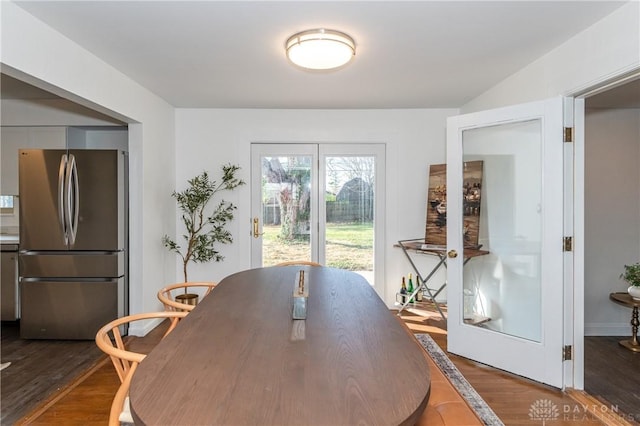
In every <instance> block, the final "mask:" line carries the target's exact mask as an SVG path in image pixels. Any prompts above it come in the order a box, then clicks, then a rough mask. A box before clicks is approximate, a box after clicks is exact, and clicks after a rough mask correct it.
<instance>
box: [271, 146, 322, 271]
mask: <svg viewBox="0 0 640 426" xmlns="http://www.w3.org/2000/svg"><path fill="white" fill-rule="evenodd" d="M261 163H262V224H263V227H262V232H263V233H264V234H263V235H262V241H263V243H262V264H263V265H264V266H272V265H275V264H276V263H279V262H284V261H289V260H311V241H310V233H311V223H310V213H311V200H312V196H311V195H312V194H311V166H312V156H310V155H298V156H263V157H262V158H261Z"/></svg>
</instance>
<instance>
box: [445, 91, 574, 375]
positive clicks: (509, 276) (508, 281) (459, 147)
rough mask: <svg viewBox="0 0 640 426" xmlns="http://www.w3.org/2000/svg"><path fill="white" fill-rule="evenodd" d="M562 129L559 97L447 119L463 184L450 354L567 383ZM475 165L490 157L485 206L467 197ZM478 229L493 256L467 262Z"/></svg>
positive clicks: (454, 222)
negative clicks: (468, 169)
mask: <svg viewBox="0 0 640 426" xmlns="http://www.w3.org/2000/svg"><path fill="white" fill-rule="evenodd" d="M562 135H563V104H562V99H560V98H558V99H551V100H547V101H540V102H533V103H528V104H523V105H517V106H513V107H507V108H500V109H496V110H490V111H482V112H478V113H472V114H466V115H461V116H457V117H452V118H450V119H449V120H448V121H447V188H462V189H463V190H462V191H454V190H448V193H447V250H448V255H449V258H448V262H447V266H448V268H447V278H448V310H449V317H448V323H447V326H448V343H447V344H448V350H449V351H450V352H452V353H456V354H459V355H462V356H464V357H467V358H471V359H474V360H477V361H479V362H482V363H485V364H488V365H491V366H494V367H497V368H500V369H503V370H507V371H510V372H513V373H515V374H518V375H522V376H525V377H529V378H531V379H534V380H536V381H539V382H543V383H547V384H550V385H552V386H556V387H559V388H561V387H563V352H562V348H563V338H564V337H563V329H564V327H563V319H564V318H563V313H564V311H563V294H564V293H563V289H564V282H563V279H564V278H563V149H564V148H563V139H562ZM472 161H473V162H475V161H482V163H481V164H482V178H481V182H480V186H481V200H480V209H479V211H478V210H477V209H476V208H469V201H468V200H467V199H466V198H465V193H467V192H468V191H467V188H466V187H468V186H469V185H470V184H469V182H467V181H465V180H464V179H465V176H466V173H465V166H467V165H469V164H470V163H471V162H472ZM474 164H477V163H474ZM476 183H477V181H473V185H474V186H476V187H477V186H478V185H476ZM474 227H476V229H471V230H470V229H469V228H474ZM469 235H472V236H473V240H474V241H472V242H471V243H470V242H469ZM476 235H477V244H479V245H481V250H486V251H487V253H486V254H484V255H481V256H476V257H472V258H469V254H470V253H471V252H472V251H471V250H469V249H468V248H467V250H465V249H464V247H465V246H467V247H468V246H469V245H473V244H476V241H475V237H476ZM454 251H455V252H457V253H463V252H464V253H465V255H464V256H461V255H458V256H457V257H453V256H454V255H455V253H454Z"/></svg>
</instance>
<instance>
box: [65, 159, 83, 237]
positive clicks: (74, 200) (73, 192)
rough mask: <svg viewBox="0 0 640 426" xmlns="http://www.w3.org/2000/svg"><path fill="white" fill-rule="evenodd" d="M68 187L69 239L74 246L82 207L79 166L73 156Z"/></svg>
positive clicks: (70, 161)
mask: <svg viewBox="0 0 640 426" xmlns="http://www.w3.org/2000/svg"><path fill="white" fill-rule="evenodd" d="M66 187H67V189H66V195H67V200H66V201H67V215H66V216H67V227H68V238H69V244H71V245H73V244H75V242H76V233H77V232H78V214H79V212H78V209H79V207H80V194H79V190H78V189H79V188H78V166H77V164H76V157H75V155H73V154H69V166H68V167H67V179H66Z"/></svg>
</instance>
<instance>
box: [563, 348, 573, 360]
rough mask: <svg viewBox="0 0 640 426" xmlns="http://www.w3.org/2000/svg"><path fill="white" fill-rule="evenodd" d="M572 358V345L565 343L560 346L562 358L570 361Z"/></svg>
mask: <svg viewBox="0 0 640 426" xmlns="http://www.w3.org/2000/svg"><path fill="white" fill-rule="evenodd" d="M572 359H573V346H571V345H565V346H564V347H563V348H562V360H563V361H571V360H572Z"/></svg>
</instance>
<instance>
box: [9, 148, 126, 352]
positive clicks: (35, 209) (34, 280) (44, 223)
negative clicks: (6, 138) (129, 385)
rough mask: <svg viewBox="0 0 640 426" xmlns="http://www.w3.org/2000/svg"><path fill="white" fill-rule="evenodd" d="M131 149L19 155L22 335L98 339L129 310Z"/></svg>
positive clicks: (27, 151) (36, 151)
mask: <svg viewBox="0 0 640 426" xmlns="http://www.w3.org/2000/svg"><path fill="white" fill-rule="evenodd" d="M127 163H128V161H127V154H126V152H124V151H120V150H39V149H22V150H20V152H19V189H20V191H19V192H20V213H19V216H20V253H19V277H20V278H19V289H20V307H21V317H20V336H21V337H22V338H26V339H93V338H95V334H96V332H97V330H98V329H99V328H100V327H101V326H102V325H104V324H106V323H107V322H109V321H111V320H113V319H115V318H117V317H119V316H122V315H126V314H127V313H128V297H127V293H128V289H127V287H128V284H127V270H128V261H127V248H128V247H127V245H128V244H127V241H128V240H127V235H128V229H127V209H128V203H127V198H128V191H127V172H128V167H127Z"/></svg>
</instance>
